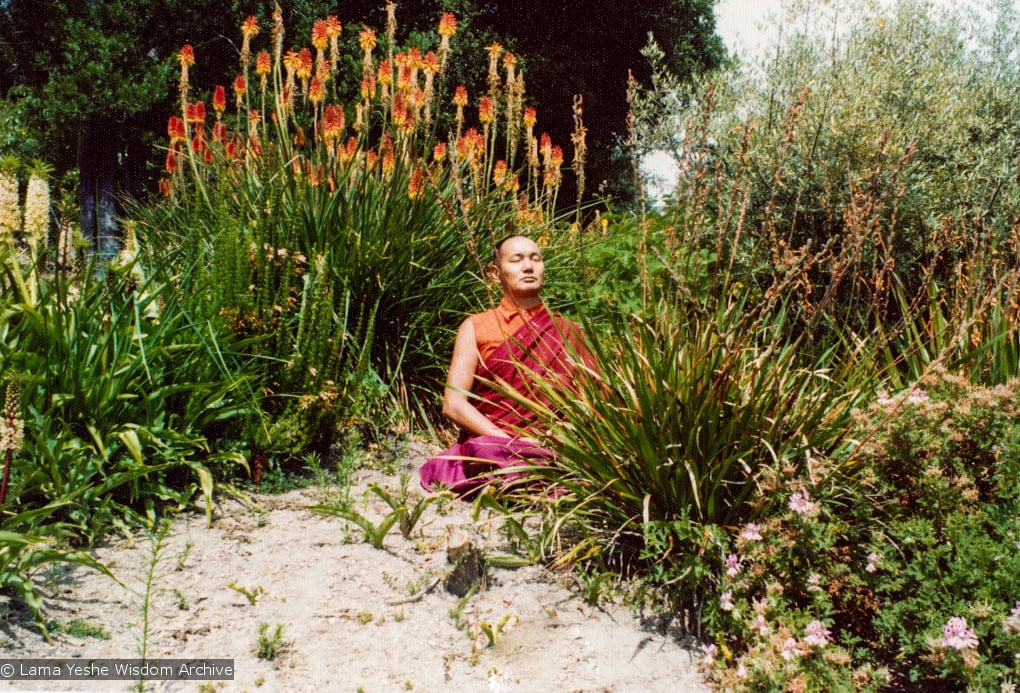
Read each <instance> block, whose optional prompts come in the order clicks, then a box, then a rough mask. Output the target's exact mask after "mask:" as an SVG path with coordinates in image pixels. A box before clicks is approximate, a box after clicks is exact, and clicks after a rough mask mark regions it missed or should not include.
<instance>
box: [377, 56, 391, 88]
mask: <svg viewBox="0 0 1020 693" xmlns="http://www.w3.org/2000/svg"><path fill="white" fill-rule="evenodd" d="M379 84H382V85H383V86H389V85H390V84H393V65H392V64H391V63H390V61H389V60H383V61H382V62H381V63H379Z"/></svg>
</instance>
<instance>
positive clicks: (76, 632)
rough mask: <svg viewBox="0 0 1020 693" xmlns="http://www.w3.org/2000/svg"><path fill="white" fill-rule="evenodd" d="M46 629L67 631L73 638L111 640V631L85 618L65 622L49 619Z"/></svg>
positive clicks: (57, 631) (52, 631)
mask: <svg viewBox="0 0 1020 693" xmlns="http://www.w3.org/2000/svg"><path fill="white" fill-rule="evenodd" d="M46 630H48V631H49V632H50V633H66V634H67V635H70V636H71V637H72V638H95V639H97V640H109V639H110V631H108V630H106V629H105V628H103V627H102V626H101V625H98V624H94V623H89V622H88V621H86V620H85V619H81V618H75V619H71V620H70V621H68V622H66V623H64V622H62V621H56V620H49V621H47V622H46Z"/></svg>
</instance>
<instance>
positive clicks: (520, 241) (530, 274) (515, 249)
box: [496, 236, 545, 298]
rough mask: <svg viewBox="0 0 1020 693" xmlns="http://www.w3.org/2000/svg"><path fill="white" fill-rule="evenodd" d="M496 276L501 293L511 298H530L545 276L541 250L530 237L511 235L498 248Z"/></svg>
mask: <svg viewBox="0 0 1020 693" xmlns="http://www.w3.org/2000/svg"><path fill="white" fill-rule="evenodd" d="M496 276H497V277H498V279H499V281H500V284H501V285H502V287H503V293H505V294H507V295H508V296H511V297H512V298H530V297H534V296H537V295H538V292H539V290H540V289H541V288H542V279H543V278H544V277H545V263H544V262H543V261H542V250H541V249H540V248H539V247H538V244H537V243H535V242H534V241H533V240H531V239H530V238H525V237H524V236H512V237H510V238H508V239H506V240H505V241H503V245H502V246H500V249H499V258H498V262H497V263H496Z"/></svg>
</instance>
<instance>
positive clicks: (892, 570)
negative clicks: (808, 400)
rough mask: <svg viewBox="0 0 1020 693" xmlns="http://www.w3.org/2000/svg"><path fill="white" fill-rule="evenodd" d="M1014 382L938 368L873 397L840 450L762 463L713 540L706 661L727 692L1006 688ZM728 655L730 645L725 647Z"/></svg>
mask: <svg viewBox="0 0 1020 693" xmlns="http://www.w3.org/2000/svg"><path fill="white" fill-rule="evenodd" d="M1018 407H1020V393H1018V392H1017V391H1016V389H1015V384H1011V385H1009V386H999V387H995V388H979V387H972V386H968V385H966V384H965V383H964V381H962V380H961V379H958V378H954V377H951V376H948V375H945V374H941V373H940V374H936V375H932V376H929V377H928V378H927V379H926V380H924V381H923V382H922V384H921V386H920V387H919V388H916V389H914V388H912V389H910V390H908V391H905V392H904V393H902V394H900V395H898V396H894V397H890V396H888V395H887V394H883V395H882V396H880V397H879V398H878V399H877V401H876V402H875V404H873V405H872V407H871V408H870V409H868V410H867V411H866V412H862V413H861V415H860V418H859V421H858V430H859V431H860V432H861V434H862V443H861V445H860V447H859V448H858V449H857V450H856V452H855V453H854V456H853V457H852V458H851V464H850V465H849V466H848V465H846V464H844V465H840V467H839V468H838V469H837V468H836V467H834V466H832V465H831V463H827V462H825V461H820V460H815V461H814V464H812V465H811V466H810V467H809V468H808V470H807V473H806V474H786V473H784V472H783V471H778V472H770V473H767V474H765V475H764V476H763V479H762V493H760V494H759V496H758V497H757V498H756V499H755V500H754V501H753V502H754V504H755V506H756V514H757V515H758V516H759V517H761V518H762V519H761V520H759V521H758V522H757V523H748V524H745V525H744V526H743V527H741V528H739V529H736V530H734V531H732V532H731V533H730V535H729V538H728V539H726V540H724V542H723V546H724V547H725V548H724V552H725V553H724V557H722V558H721V559H720V564H721V568H722V569H721V570H719V572H718V575H719V577H718V581H717V585H716V594H717V595H718V596H717V598H716V600H715V601H710V602H709V603H708V608H707V609H706V611H707V618H706V623H707V625H708V627H709V630H710V632H712V633H713V634H715V635H714V638H715V640H716V644H715V645H713V646H710V647H709V648H708V649H707V650H706V657H705V662H706V666H707V667H708V669H709V670H710V671H711V672H712V673H713V675H714V676H715V677H716V679H717V680H718V681H719V682H720V683H722V684H724V685H727V686H732V687H733V688H734V689H735V690H761V689H762V688H784V689H790V690H885V689H887V688H889V687H892V688H894V689H905V688H916V687H918V686H922V685H928V684H932V683H935V682H939V685H946V684H948V685H950V686H951V687H952V688H953V689H957V688H960V689H963V688H968V689H971V690H992V689H995V690H999V688H1000V687H1002V688H1003V690H1007V689H1009V690H1012V688H1011V686H1013V685H1015V684H1017V683H1018V682H1020V677H1018V675H1017V659H1016V653H1017V648H1018V646H1020V603H1018V601H1017V599H1018V596H1020V558H1018V557H1017V551H1016V547H1017V542H1018V539H1020V519H1018V510H1020V492H1018V489H1017V486H1016V483H1015V478H1016V473H1017V471H1018V466H1020V425H1018V423H1017V421H1018V419H1017V414H1018ZM723 653H725V655H723Z"/></svg>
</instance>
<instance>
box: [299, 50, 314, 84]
mask: <svg viewBox="0 0 1020 693" xmlns="http://www.w3.org/2000/svg"><path fill="white" fill-rule="evenodd" d="M314 67H315V62H314V61H313V60H312V52H311V51H310V50H308V49H307V48H302V49H301V50H300V51H299V52H298V64H297V68H296V69H295V71H294V73H295V74H296V75H297V76H298V79H301V80H306V79H309V78H310V77H311V76H312V70H313V69H314Z"/></svg>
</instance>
